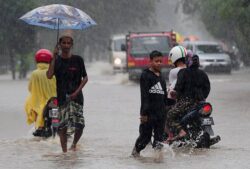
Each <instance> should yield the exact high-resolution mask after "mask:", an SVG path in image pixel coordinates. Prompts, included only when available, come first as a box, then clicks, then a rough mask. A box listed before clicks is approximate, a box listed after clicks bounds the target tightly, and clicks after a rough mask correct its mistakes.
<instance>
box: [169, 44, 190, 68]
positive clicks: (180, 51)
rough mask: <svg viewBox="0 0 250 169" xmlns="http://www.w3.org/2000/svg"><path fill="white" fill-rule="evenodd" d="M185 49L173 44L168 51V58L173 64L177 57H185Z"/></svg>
mask: <svg viewBox="0 0 250 169" xmlns="http://www.w3.org/2000/svg"><path fill="white" fill-rule="evenodd" d="M186 55H187V50H186V48H184V47H183V46H175V47H173V48H172V49H171V50H170V52H169V58H170V60H171V62H172V63H173V64H174V63H175V62H176V61H177V60H178V59H181V58H185V57H186Z"/></svg>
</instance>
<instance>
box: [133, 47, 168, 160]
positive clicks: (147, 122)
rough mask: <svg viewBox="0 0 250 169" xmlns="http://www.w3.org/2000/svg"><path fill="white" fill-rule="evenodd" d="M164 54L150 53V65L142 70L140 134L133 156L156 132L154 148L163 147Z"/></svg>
mask: <svg viewBox="0 0 250 169" xmlns="http://www.w3.org/2000/svg"><path fill="white" fill-rule="evenodd" d="M162 59H163V55H162V53H161V52H159V51H153V52H151V53H150V67H149V68H148V69H145V70H144V71H143V72H142V75H141V79H140V89H141V110H140V115H141V117H140V119H141V124H140V127H139V132H140V135H139V137H138V138H137V140H136V143H135V147H134V149H133V151H132V156H134V157H137V156H139V155H140V151H141V150H143V149H144V148H145V147H146V146H147V144H148V143H149V142H150V141H151V137H152V132H154V141H153V148H155V149H161V148H162V144H161V143H160V142H162V141H163V133H164V126H165V114H166V98H167V94H166V82H165V80H164V79H163V78H162V76H161V72H160V69H161V65H162Z"/></svg>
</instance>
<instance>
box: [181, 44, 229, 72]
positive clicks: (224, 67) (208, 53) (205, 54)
mask: <svg viewBox="0 0 250 169" xmlns="http://www.w3.org/2000/svg"><path fill="white" fill-rule="evenodd" d="M182 45H183V46H184V47H185V48H186V49H189V50H191V51H192V52H193V53H194V54H197V55H198V56H199V58H200V68H201V69H203V70H205V71H207V72H225V73H228V74H230V73H231V69H232V66H231V59H230V56H229V55H228V54H226V53H225V52H224V51H223V50H222V47H221V46H220V45H219V43H217V42H209V41H185V42H184V43H183V44H182Z"/></svg>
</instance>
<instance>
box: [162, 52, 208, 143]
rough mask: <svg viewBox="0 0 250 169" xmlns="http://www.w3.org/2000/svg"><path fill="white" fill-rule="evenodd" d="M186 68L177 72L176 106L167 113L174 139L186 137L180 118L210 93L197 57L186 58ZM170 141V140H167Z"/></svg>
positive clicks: (206, 79)
mask: <svg viewBox="0 0 250 169" xmlns="http://www.w3.org/2000/svg"><path fill="white" fill-rule="evenodd" d="M186 60H187V68H185V69H182V70H180V71H179V73H178V76H177V82H176V85H175V88H174V89H175V91H176V94H177V102H176V104H175V105H174V106H173V107H172V108H171V109H170V110H169V111H168V113H167V120H166V122H167V125H168V126H169V127H171V129H174V130H176V131H177V132H178V135H177V137H176V138H180V137H183V136H185V135H186V132H185V130H184V128H183V126H182V125H181V123H180V118H181V117H183V115H184V114H185V113H186V112H187V111H189V110H190V109H191V108H193V107H194V106H195V105H196V104H197V103H198V102H200V101H204V100H205V99H206V98H207V97H208V94H209V92H210V82H209V79H208V76H207V74H206V73H205V72H204V71H202V70H200V69H199V65H200V64H199V57H198V55H193V56H189V57H188V58H186ZM169 140H171V138H169Z"/></svg>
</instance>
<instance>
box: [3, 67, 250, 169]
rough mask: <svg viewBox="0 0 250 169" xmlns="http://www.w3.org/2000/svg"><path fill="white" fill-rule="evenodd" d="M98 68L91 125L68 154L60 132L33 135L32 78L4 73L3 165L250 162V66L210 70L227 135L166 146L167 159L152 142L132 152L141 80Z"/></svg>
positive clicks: (219, 168) (194, 166)
mask: <svg viewBox="0 0 250 169" xmlns="http://www.w3.org/2000/svg"><path fill="white" fill-rule="evenodd" d="M97 66H98V67H99V66H100V65H97ZM95 70H96V69H95V68H92V67H89V68H88V72H89V82H88V84H87V86H86V88H84V90H83V91H84V95H85V109H84V111H85V118H86V128H85V129H84V134H83V137H82V139H81V140H80V142H79V146H78V151H76V152H69V153H67V154H62V153H61V149H60V144H59V139H58V138H55V139H47V140H43V139H37V138H34V137H32V134H31V133H32V131H33V127H32V126H27V125H26V123H25V113H24V108H23V105H24V101H25V98H26V96H27V94H28V93H27V83H28V81H26V80H24V81H11V80H8V77H6V76H0V93H1V96H0V108H1V109H0V122H1V125H0V152H1V153H0V168H1V169H17V168H18V169H29V168H32V169H34V168H36V169H48V168H57V169H67V168H70V169H71V168H77V169H80V168H86V169H87V168H88V169H92V168H93V169H118V168H119V169H138V168H146V169H152V168H157V169H160V168H162V169H163V168H176V169H177V168H178V169H181V168H186V169H189V168H190V169H200V168H203V169H224V168H228V169H231V168H234V169H235V168H237V169H248V168H250V161H249V155H250V145H249V141H250V139H249V138H250V132H249V130H248V129H249V127H250V123H249V119H250V108H249V103H250V102H249V101H250V99H249V96H250V85H249V83H250V74H249V73H250V70H241V71H239V72H233V73H232V75H210V79H211V83H212V90H211V94H210V96H209V98H208V100H209V101H210V102H211V103H212V104H213V106H214V112H213V117H214V120H215V123H216V125H215V126H214V130H215V133H216V134H219V135H221V137H222V141H221V142H220V143H218V144H216V145H215V146H213V147H211V149H209V150H193V149H185V150H181V151H178V152H172V151H171V149H170V148H168V147H167V146H166V147H165V148H164V153H163V155H164V158H163V161H161V162H157V161H155V152H154V151H153V150H152V149H151V147H150V146H149V147H147V148H146V149H145V150H144V151H142V153H141V154H142V157H141V158H138V159H134V158H131V157H130V153H131V150H132V148H133V145H134V142H135V139H136V138H137V136H138V126H139V108H140V93H139V86H138V84H136V83H132V82H129V81H128V80H127V76H126V75H112V74H111V73H109V72H110V70H109V69H105V68H102V69H100V67H99V70H100V71H99V72H96V71H95ZM69 142H71V140H69Z"/></svg>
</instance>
